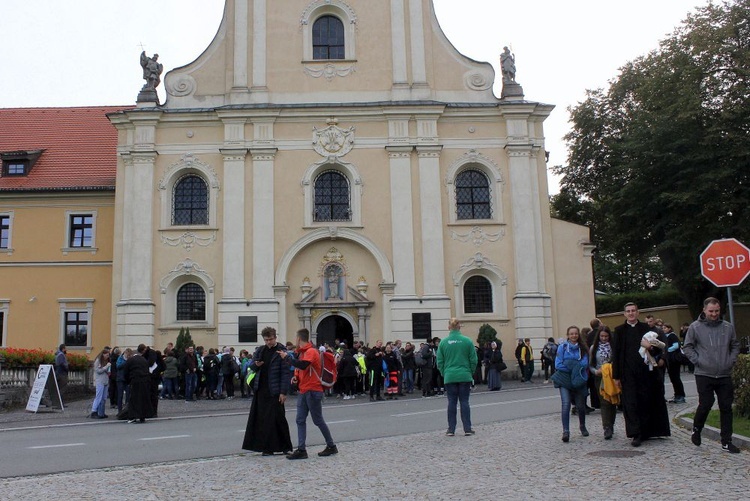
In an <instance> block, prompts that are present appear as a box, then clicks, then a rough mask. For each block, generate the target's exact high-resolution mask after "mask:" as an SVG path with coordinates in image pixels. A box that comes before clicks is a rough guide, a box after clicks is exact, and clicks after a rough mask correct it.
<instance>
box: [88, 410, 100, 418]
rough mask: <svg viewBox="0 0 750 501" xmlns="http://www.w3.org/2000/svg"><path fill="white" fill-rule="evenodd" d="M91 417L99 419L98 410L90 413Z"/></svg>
mask: <svg viewBox="0 0 750 501" xmlns="http://www.w3.org/2000/svg"><path fill="white" fill-rule="evenodd" d="M89 417H90V418H91V419H99V414H97V413H96V412H92V413H91V414H90V415H89Z"/></svg>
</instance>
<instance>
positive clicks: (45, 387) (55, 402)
mask: <svg viewBox="0 0 750 501" xmlns="http://www.w3.org/2000/svg"><path fill="white" fill-rule="evenodd" d="M44 396H47V398H49V399H50V401H51V405H50V407H51V408H58V409H60V410H61V411H64V410H65V408H64V407H63V401H62V395H60V387H59V386H58V385H57V376H56V375H55V369H54V367H53V366H52V365H40V366H39V370H37V372H36V379H35V380H34V386H32V387H31V394H30V395H29V402H28V403H27V404H26V410H27V411H29V412H37V411H38V410H39V405H40V404H41V403H42V398H43V397H44Z"/></svg>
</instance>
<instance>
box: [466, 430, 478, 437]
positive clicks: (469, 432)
mask: <svg viewBox="0 0 750 501" xmlns="http://www.w3.org/2000/svg"><path fill="white" fill-rule="evenodd" d="M476 434H477V432H475V431H474V430H469V431H465V432H464V436H465V437H470V436H472V435H476Z"/></svg>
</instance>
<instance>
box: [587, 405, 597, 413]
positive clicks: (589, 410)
mask: <svg viewBox="0 0 750 501" xmlns="http://www.w3.org/2000/svg"><path fill="white" fill-rule="evenodd" d="M595 410H596V409H594V408H593V407H589V406H588V405H587V406H586V414H591V413H592V412H594V411H595Z"/></svg>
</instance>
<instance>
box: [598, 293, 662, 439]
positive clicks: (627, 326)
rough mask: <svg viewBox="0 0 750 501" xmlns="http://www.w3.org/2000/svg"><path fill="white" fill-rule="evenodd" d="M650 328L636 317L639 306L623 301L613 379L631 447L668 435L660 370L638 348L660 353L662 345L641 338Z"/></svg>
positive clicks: (615, 349)
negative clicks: (620, 397)
mask: <svg viewBox="0 0 750 501" xmlns="http://www.w3.org/2000/svg"><path fill="white" fill-rule="evenodd" d="M649 331H650V329H649V327H648V324H646V323H644V322H639V321H638V306H637V305H635V304H634V303H628V304H626V305H625V323H623V324H622V325H619V326H617V327H615V333H614V334H615V335H614V341H615V344H614V346H613V349H612V379H614V382H615V385H617V386H618V387H619V388H621V389H622V404H623V410H624V415H625V432H626V434H627V436H628V437H629V438H632V442H631V445H633V447H638V446H640V445H641V441H643V440H647V439H649V438H651V437H665V436H669V435H671V432H670V429H669V414H668V413H667V404H666V401H665V400H664V382H663V379H662V376H661V373H660V371H659V370H658V369H656V368H654V367H650V366H649V365H648V364H646V363H644V360H643V357H642V356H641V354H640V353H639V351H638V350H639V349H640V348H641V347H643V348H646V349H647V350H648V351H649V352H650V353H651V355H652V356H653V357H658V356H659V355H660V352H661V351H662V349H663V348H662V349H660V348H658V347H656V346H652V345H651V344H649V342H648V341H644V340H643V335H644V334H646V333H647V332H649ZM662 346H663V344H662Z"/></svg>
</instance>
